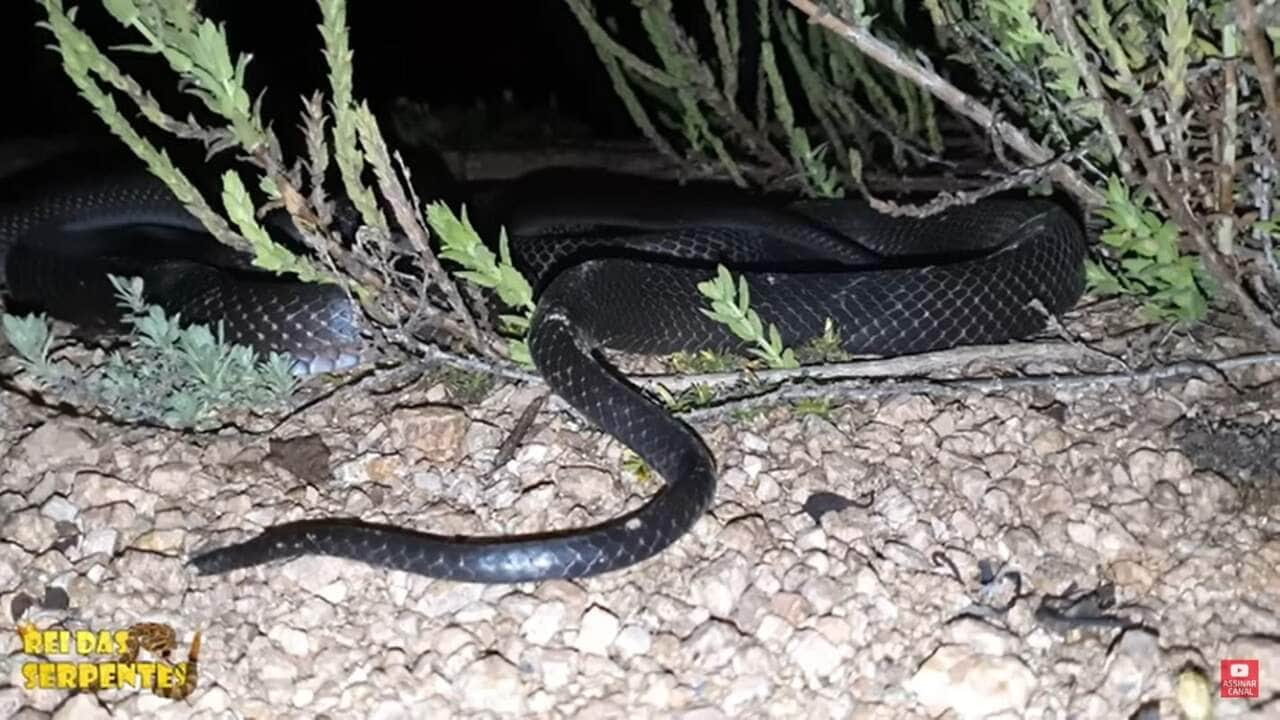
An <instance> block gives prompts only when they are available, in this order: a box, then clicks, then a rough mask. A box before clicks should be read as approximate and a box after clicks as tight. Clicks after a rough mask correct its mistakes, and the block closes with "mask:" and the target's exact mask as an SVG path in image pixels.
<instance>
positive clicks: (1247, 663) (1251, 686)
mask: <svg viewBox="0 0 1280 720" xmlns="http://www.w3.org/2000/svg"><path fill="white" fill-rule="evenodd" d="M1218 678H1219V682H1220V683H1221V684H1220V685H1219V686H1218V692H1219V694H1220V695H1221V696H1222V697H1224V698H1256V697H1258V695H1259V694H1260V693H1259V689H1260V688H1259V684H1258V661H1257V660H1223V661H1222V663H1221V664H1220V665H1219V667H1218Z"/></svg>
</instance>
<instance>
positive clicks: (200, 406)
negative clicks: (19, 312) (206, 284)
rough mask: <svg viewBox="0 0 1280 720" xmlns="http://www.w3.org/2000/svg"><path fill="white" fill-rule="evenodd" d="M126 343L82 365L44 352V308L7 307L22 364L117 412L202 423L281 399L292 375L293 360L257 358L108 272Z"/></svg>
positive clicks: (8, 328) (292, 383) (292, 384)
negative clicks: (96, 363)
mask: <svg viewBox="0 0 1280 720" xmlns="http://www.w3.org/2000/svg"><path fill="white" fill-rule="evenodd" d="M110 279H111V283H112V285H113V286H114V287H115V290H116V297H117V298H118V299H119V305H120V307H121V308H122V309H123V310H124V311H125V315H124V322H125V325H126V326H127V327H128V328H130V330H129V332H128V336H127V338H126V339H127V341H128V348H127V349H124V350H118V351H116V352H113V353H112V354H111V356H110V357H109V358H108V359H107V362H106V364H105V365H103V366H100V367H95V368H88V369H81V368H78V367H76V366H73V365H71V364H70V363H55V362H52V361H51V360H50V359H49V350H50V348H51V347H52V344H53V341H54V337H53V333H52V331H51V330H50V327H49V324H48V322H47V320H46V319H45V318H44V317H43V316H35V315H28V316H26V317H22V318H19V317H15V316H12V315H5V316H4V318H3V328H4V333H5V337H6V338H7V339H8V340H9V342H10V343H11V344H12V345H13V346H14V348H15V349H17V351H18V355H19V363H20V367H21V368H22V369H23V370H25V371H28V372H30V373H31V374H32V375H34V376H35V377H36V378H37V379H38V380H39V381H40V382H42V383H44V384H45V385H47V386H49V387H50V388H52V389H54V390H56V391H57V392H58V394H59V395H60V396H64V397H69V398H73V399H76V400H79V401H82V402H84V403H85V404H87V405H89V406H91V407H94V408H100V409H102V410H103V411H104V412H106V413H107V414H108V415H111V416H112V417H115V418H117V419H120V420H124V421H130V422H136V421H146V422H159V423H161V424H164V425H168V426H170V427H177V428H203V427H209V426H211V425H212V424H214V421H215V420H216V418H217V416H219V415H221V414H222V413H226V412H235V411H250V412H260V411H261V410H263V409H264V408H272V407H285V406H286V405H287V403H288V400H289V398H290V397H291V396H292V394H293V392H294V390H295V389H296V388H297V382H298V381H297V378H296V377H295V376H294V374H293V372H292V367H293V362H292V360H291V359H290V358H289V357H288V356H287V355H284V354H280V353H272V354H271V355H270V356H268V357H267V358H266V359H265V360H262V361H259V359H258V357H257V355H256V353H255V352H254V351H253V349H252V348H249V347H246V346H243V345H235V344H231V343H228V342H226V338H225V336H224V334H223V332H222V329H221V326H219V329H218V332H217V333H216V334H215V333H214V332H213V331H211V330H210V329H209V328H208V327H207V326H205V325H189V326H184V325H183V324H182V322H181V319H180V318H179V317H177V316H172V317H171V316H168V315H166V314H165V312H164V310H163V309H162V308H160V307H158V306H156V305H150V304H148V303H147V302H146V301H145V299H144V297H143V286H142V280H140V279H138V278H132V279H129V280H126V279H123V278H118V277H114V276H112V277H111V278H110Z"/></svg>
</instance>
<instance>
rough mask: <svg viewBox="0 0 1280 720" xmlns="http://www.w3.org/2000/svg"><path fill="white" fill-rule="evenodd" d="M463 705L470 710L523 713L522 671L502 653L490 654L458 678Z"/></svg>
mask: <svg viewBox="0 0 1280 720" xmlns="http://www.w3.org/2000/svg"><path fill="white" fill-rule="evenodd" d="M458 690H459V691H460V692H461V694H462V706H463V707H464V708H466V709H468V710H488V711H490V712H496V713H523V712H524V706H525V703H524V699H525V688H524V686H523V683H521V681H520V671H519V670H518V669H517V668H516V666H515V665H512V664H511V663H510V662H507V660H506V659H505V658H503V657H502V656H500V655H487V656H485V657H482V658H480V659H478V660H476V661H475V662H473V663H471V665H470V666H468V667H467V669H466V671H465V672H463V673H461V674H460V676H459V677H458Z"/></svg>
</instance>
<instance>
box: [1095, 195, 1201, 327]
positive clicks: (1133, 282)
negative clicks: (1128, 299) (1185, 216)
mask: <svg viewBox="0 0 1280 720" xmlns="http://www.w3.org/2000/svg"><path fill="white" fill-rule="evenodd" d="M1106 198H1107V202H1106V205H1105V206H1104V207H1103V208H1101V209H1100V210H1099V211H1098V213H1099V215H1101V216H1102V217H1103V218H1105V219H1106V220H1107V221H1108V222H1109V223H1110V226H1109V227H1108V228H1107V230H1106V231H1105V232H1103V233H1102V242H1103V243H1104V244H1106V245H1107V247H1109V248H1111V250H1112V253H1113V254H1114V255H1115V256H1116V263H1117V264H1118V265H1119V268H1118V271H1113V270H1112V269H1110V268H1108V267H1107V266H1106V265H1104V264H1102V263H1099V262H1094V261H1092V260H1091V261H1089V262H1088V266H1087V272H1088V279H1089V285H1090V286H1091V288H1092V289H1093V290H1094V291H1095V292H1097V293H1099V294H1102V295H1120V294H1123V295H1136V296H1139V297H1145V298H1146V303H1145V304H1144V305H1143V311H1144V312H1145V313H1146V314H1147V315H1148V316H1149V317H1150V318H1151V319H1154V320H1177V321H1182V322H1193V321H1196V320H1199V319H1201V318H1202V317H1204V314H1205V312H1206V311H1207V310H1208V301H1207V300H1206V298H1205V293H1204V291H1203V289H1202V286H1203V285H1204V284H1205V283H1206V282H1207V280H1206V279H1205V278H1204V276H1203V272H1202V271H1201V269H1200V264H1199V263H1198V262H1197V261H1196V259H1195V258H1192V257H1188V256H1185V255H1182V254H1180V253H1179V252H1178V228H1177V226H1176V225H1174V224H1173V223H1172V222H1169V221H1168V220H1165V219H1163V218H1161V217H1160V216H1159V215H1157V214H1156V213H1154V212H1152V211H1151V210H1150V209H1148V205H1149V198H1148V197H1147V196H1146V195H1145V193H1141V194H1139V195H1138V196H1137V197H1136V198H1135V197H1132V196H1131V195H1130V192H1129V188H1128V187H1127V186H1126V185H1125V184H1124V183H1123V182H1121V181H1120V179H1119V178H1116V177H1114V176H1113V177H1112V178H1111V180H1110V182H1108V183H1107V194H1106Z"/></svg>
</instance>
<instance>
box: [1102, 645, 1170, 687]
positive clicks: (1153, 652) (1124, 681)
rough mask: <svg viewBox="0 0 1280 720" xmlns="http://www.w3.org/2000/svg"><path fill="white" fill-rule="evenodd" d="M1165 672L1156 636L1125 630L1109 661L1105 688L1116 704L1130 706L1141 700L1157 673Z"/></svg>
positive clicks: (1104, 682)
mask: <svg viewBox="0 0 1280 720" xmlns="http://www.w3.org/2000/svg"><path fill="white" fill-rule="evenodd" d="M1163 671H1164V659H1163V653H1162V652H1161V650H1160V640H1159V638H1158V637H1156V634H1155V633H1153V632H1151V631H1149V630H1144V629H1142V628H1131V629H1129V630H1126V631H1125V632H1124V634H1123V635H1121V636H1120V639H1119V640H1117V641H1116V643H1115V645H1114V648H1113V650H1112V651H1111V655H1110V656H1109V657H1108V658H1107V664H1106V677H1105V679H1104V680H1103V687H1105V688H1106V689H1107V692H1106V696H1107V697H1108V698H1110V699H1111V700H1112V702H1113V703H1116V704H1120V705H1127V704H1129V703H1132V702H1136V701H1137V700H1139V699H1141V698H1142V696H1143V694H1144V692H1145V690H1146V689H1147V688H1148V687H1149V685H1150V683H1151V682H1152V680H1153V679H1154V678H1155V676H1156V674H1157V673H1161V672H1163Z"/></svg>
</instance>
